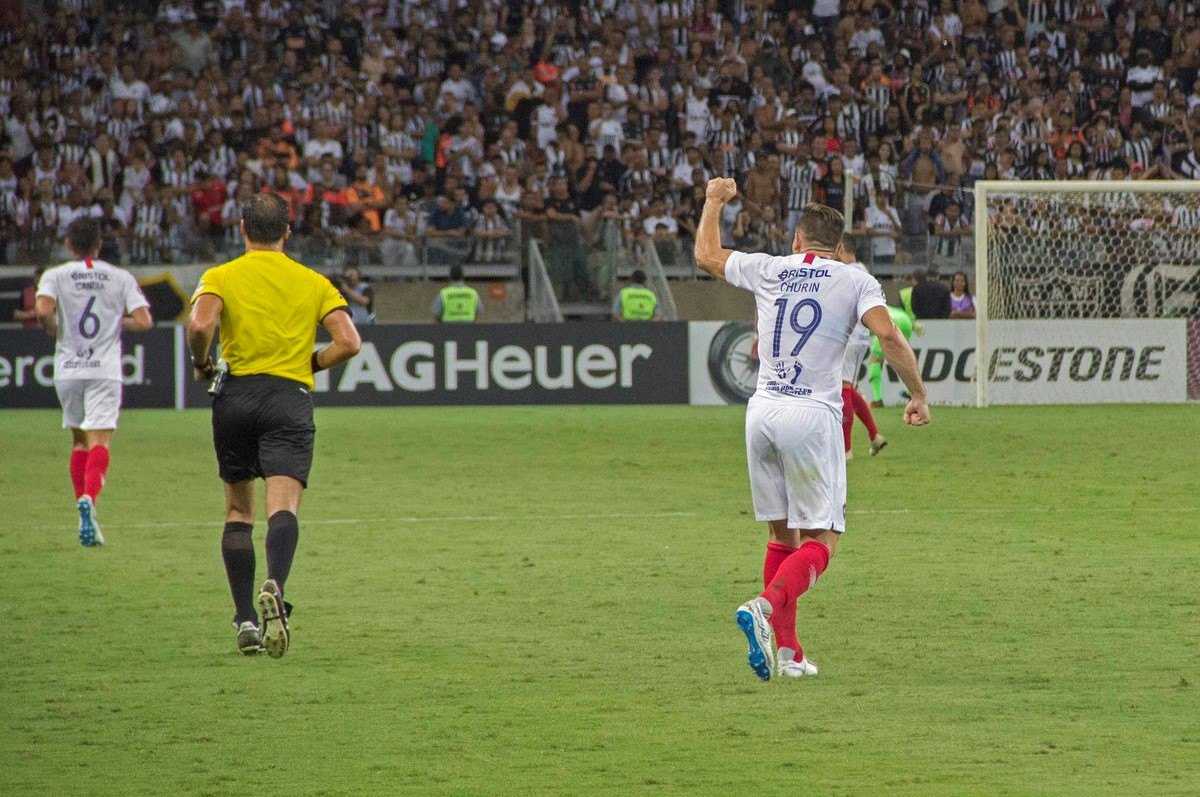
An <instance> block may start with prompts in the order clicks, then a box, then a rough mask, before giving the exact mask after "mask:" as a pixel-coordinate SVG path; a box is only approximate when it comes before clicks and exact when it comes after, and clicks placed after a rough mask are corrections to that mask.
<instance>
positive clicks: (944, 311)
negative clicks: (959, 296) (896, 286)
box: [910, 269, 950, 319]
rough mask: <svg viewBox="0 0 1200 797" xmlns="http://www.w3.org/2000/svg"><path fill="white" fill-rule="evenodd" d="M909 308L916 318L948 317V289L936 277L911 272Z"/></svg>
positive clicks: (919, 272) (920, 272) (918, 271)
mask: <svg viewBox="0 0 1200 797" xmlns="http://www.w3.org/2000/svg"><path fill="white" fill-rule="evenodd" d="M910 279H911V281H912V299H911V303H912V306H911V308H910V309H911V310H912V314H913V316H914V317H916V318H918V319H931V318H949V317H950V291H949V290H948V289H947V288H946V286H945V285H943V284H942V283H941V282H939V281H938V280H937V279H929V278H928V277H927V276H926V274H925V272H924V271H922V270H919V269H918V270H917V271H914V272H913V273H912V277H911V278H910Z"/></svg>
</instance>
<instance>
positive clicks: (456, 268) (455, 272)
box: [450, 263, 463, 282]
mask: <svg viewBox="0 0 1200 797" xmlns="http://www.w3.org/2000/svg"><path fill="white" fill-rule="evenodd" d="M462 278H463V267H462V266H461V265H460V264H458V263H455V264H454V265H453V266H451V267H450V279H452V280H454V281H455V282H458V281H459V280H461V279H462Z"/></svg>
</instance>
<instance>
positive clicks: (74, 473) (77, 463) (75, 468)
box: [71, 448, 88, 501]
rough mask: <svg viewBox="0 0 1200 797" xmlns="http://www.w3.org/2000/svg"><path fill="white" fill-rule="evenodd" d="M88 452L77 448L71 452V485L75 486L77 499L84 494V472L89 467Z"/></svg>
mask: <svg viewBox="0 0 1200 797" xmlns="http://www.w3.org/2000/svg"><path fill="white" fill-rule="evenodd" d="M87 458H88V455H87V452H86V451H84V450H83V449H82V448H76V449H75V450H73V451H72V452H71V486H72V487H74V488H75V500H76V501H78V500H79V496H81V495H83V472H84V469H85V468H86V467H87Z"/></svg>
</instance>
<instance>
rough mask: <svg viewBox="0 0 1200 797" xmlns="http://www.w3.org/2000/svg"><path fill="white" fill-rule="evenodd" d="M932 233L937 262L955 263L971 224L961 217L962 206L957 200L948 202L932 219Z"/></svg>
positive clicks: (969, 231) (970, 230) (970, 232)
mask: <svg viewBox="0 0 1200 797" xmlns="http://www.w3.org/2000/svg"><path fill="white" fill-rule="evenodd" d="M933 234H934V237H935V241H936V243H935V245H934V258H935V261H936V262H937V264H938V265H942V264H943V263H957V262H958V260H959V258H960V257H961V256H962V250H963V237H964V236H967V235H971V234H972V229H971V225H970V224H968V223H967V221H966V219H964V218H963V215H962V208H961V207H959V204H958V203H957V202H950V203H948V204H947V205H946V207H945V209H944V210H943V211H942V212H941V213H939V214H938V216H937V217H936V218H935V219H934V220H933Z"/></svg>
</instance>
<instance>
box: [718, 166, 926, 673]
mask: <svg viewBox="0 0 1200 797" xmlns="http://www.w3.org/2000/svg"><path fill="white" fill-rule="evenodd" d="M705 193H706V200H705V203H704V212H703V213H702V214H701V217H700V227H699V229H698V230H697V233H696V264H697V265H698V266H700V268H702V269H704V270H705V271H706V272H708V273H709V274H711V275H712V276H714V277H716V278H717V279H722V280H725V281H727V282H728V283H729V284H730V285H733V286H735V287H738V288H743V289H745V290H748V291H751V292H752V293H753V294H754V299H755V304H756V307H757V312H758V333H759V340H760V342H759V347H758V356H759V371H758V390H757V391H756V392H755V394H754V395H753V396H752V397H751V398H750V403H749V405H748V406H747V408H746V454H747V459H748V461H749V466H750V492H751V495H752V497H753V502H754V515H755V518H756V519H757V520H759V521H764V522H766V524H767V534H768V543H767V554H766V561H765V562H764V565H763V584H764V586H765V589H764V590H763V592H762V593H761V594H760V595H759V596H758V597H756V598H753V599H751V600H749V601H747V602H746V603H744V604H742V605H741V606H740V607H738V610H737V612H736V613H735V617H736V620H737V624H738V627H739V628H740V629H741V630H742V632H743V633H745V635H746V639H747V641H748V642H749V651H748V655H747V661H748V662H749V664H750V667H751V669H752V670H753V671H754V673H755V675H757V676H758V677H759V678H760V679H762V680H764V681H766V680H769V679H770V678H771V675H772V659H774V665H775V668H774V672H775V674H776V675H782V676H791V677H799V676H805V675H816V673H817V668H816V667H815V666H813V664H812V662H810V661H809V660H808V659H807V658H805V657H804V652H803V649H802V648H801V647H800V642H799V639H798V638H797V637H796V599H797V598H799V597H800V596H801V595H803V594H804V593H805V592H806V591H807V590H808V589H809V588H810V587H812V585H813V584H814V583H815V582H816V580H817V577H818V576H820V575H821V573H822V572H824V570H825V568H826V567H827V566H828V564H829V559H830V557H831V556H832V555H833V553H834V550H835V549H836V547H837V542H838V538H839V537H840V535H841V534H842V532H843V531H845V529H846V455H845V451H844V449H843V447H842V435H841V430H840V429H839V428H838V427H839V426H840V425H841V422H842V398H841V382H842V379H841V376H842V361H843V359H844V357H845V353H846V343H847V341H848V340H849V338H850V335H851V333H852V332H853V331H854V328H855V326H857V325H858V323H859V322H860V321H861V322H862V323H863V325H864V326H866V327H867V329H869V330H871V332H873V333H875V334H876V335H877V336H879V341H880V343H881V345H882V346H883V351H884V354H885V356H886V357H887V359H888V361H889V362H890V363H891V364H892V367H893V368H894V369H895V370H896V372H897V373H898V374H899V375H900V378H901V379H902V380H903V382H904V384H905V386H906V387H907V388H908V390H909V393H910V394H911V396H912V398H911V399H910V400H909V402H908V405H907V406H906V407H905V408H904V422H905V423H906V424H909V425H912V426H922V425H924V424H927V423H929V408H928V407H927V406H926V404H925V385H924V384H923V383H922V382H921V375H920V373H919V371H918V369H917V360H916V357H914V356H913V352H912V349H911V348H909V346H908V342H907V341H906V340H905V339H904V336H903V335H901V334H900V332H899V331H898V330H897V329H896V327H895V325H894V324H893V323H892V319H891V316H889V315H888V311H887V304H886V303H885V302H884V298H883V291H882V290H881V289H880V287H879V283H878V282H876V281H875V279H874V278H872V277H871V275H869V274H867V273H866V272H865V271H861V270H859V269H856V268H854V267H852V266H847V265H846V264H845V263H842V262H840V261H838V260H836V259H835V257H836V253H837V250H838V248H839V247H838V244H839V241H840V239H841V235H842V228H843V227H844V225H845V221H844V219H843V218H842V214H841V213H838V212H837V211H836V210H834V209H832V208H828V207H825V206H823V205H818V204H810V205H808V206H807V207H805V208H804V212H803V213H802V214H801V217H800V223H799V225H798V226H797V228H796V234H795V238H794V239H793V242H792V251H793V253H794V254H792V255H791V256H789V257H775V256H772V255H767V254H747V253H744V252H732V251H730V250H728V249H725V248H723V247H722V246H721V235H720V229H719V223H718V222H719V217H720V214H721V208H722V206H723V205H724V204H725V203H726V202H728V201H729V200H731V199H733V197H735V196H736V195H737V185H736V184H735V183H734V181H733V180H732V179H729V178H718V179H715V180H710V181H709V183H708V187H707V189H706V192H705ZM772 628H774V631H775V635H776V637H777V639H778V642H779V650H778V653H777V654H775V653H774V652H773V650H772V646H771V632H772Z"/></svg>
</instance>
